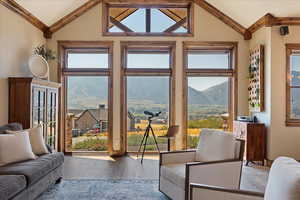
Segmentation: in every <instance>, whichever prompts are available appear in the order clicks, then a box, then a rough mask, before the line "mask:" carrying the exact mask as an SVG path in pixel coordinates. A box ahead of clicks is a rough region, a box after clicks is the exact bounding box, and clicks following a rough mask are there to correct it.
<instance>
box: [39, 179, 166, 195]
mask: <svg viewBox="0 0 300 200" xmlns="http://www.w3.org/2000/svg"><path fill="white" fill-rule="evenodd" d="M102 199H103V200H133V199H136V200H167V199H168V198H167V197H166V196H164V195H163V194H162V193H160V192H159V191H158V180H141V179H136V180H113V179H110V180H102V179H73V180H63V181H62V182H61V183H60V184H58V185H53V186H52V187H50V188H49V189H48V190H47V191H46V192H45V193H43V195H42V196H40V197H39V198H38V200H102Z"/></svg>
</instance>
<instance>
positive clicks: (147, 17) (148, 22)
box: [145, 8, 151, 33]
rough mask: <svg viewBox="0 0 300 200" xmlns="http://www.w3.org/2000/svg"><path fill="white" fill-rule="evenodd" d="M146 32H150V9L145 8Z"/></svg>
mask: <svg viewBox="0 0 300 200" xmlns="http://www.w3.org/2000/svg"><path fill="white" fill-rule="evenodd" d="M145 24H146V32H147V33H150V32H151V9H150V8H147V9H146V23H145Z"/></svg>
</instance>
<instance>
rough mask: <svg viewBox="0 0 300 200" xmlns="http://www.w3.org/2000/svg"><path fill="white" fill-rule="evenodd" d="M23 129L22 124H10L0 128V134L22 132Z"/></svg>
mask: <svg viewBox="0 0 300 200" xmlns="http://www.w3.org/2000/svg"><path fill="white" fill-rule="evenodd" d="M22 129H23V128H22V124H19V123H10V124H6V125H4V126H0V134H5V131H20V130H22Z"/></svg>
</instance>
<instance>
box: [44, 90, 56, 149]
mask: <svg viewBox="0 0 300 200" xmlns="http://www.w3.org/2000/svg"><path fill="white" fill-rule="evenodd" d="M57 119H58V116H57V90H56V89H49V90H48V99H47V122H48V123H47V141H46V142H47V144H48V145H49V146H51V147H52V148H53V149H56V147H57V133H58V130H57V128H58V123H57Z"/></svg>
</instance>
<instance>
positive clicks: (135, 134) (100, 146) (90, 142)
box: [73, 119, 220, 151]
mask: <svg viewBox="0 0 300 200" xmlns="http://www.w3.org/2000/svg"><path fill="white" fill-rule="evenodd" d="M198 121H199V123H198V124H199V125H197V123H196V122H195V120H193V121H192V124H189V125H190V127H189V128H188V131H187V132H188V136H187V146H188V148H196V147H197V145H198V141H199V135H200V134H201V128H200V127H199V126H200V125H202V124H203V123H204V124H205V125H206V126H208V128H214V127H216V126H217V127H216V129H220V128H219V125H220V123H219V124H216V120H214V119H213V120H211V122H212V123H211V124H210V125H209V121H208V120H207V119H205V120H202V121H201V120H198ZM147 125H148V124H147V120H141V123H138V124H136V129H138V130H139V131H129V132H127V145H128V149H129V150H130V149H131V150H132V151H137V149H138V146H139V145H140V143H141V140H142V137H143V134H144V132H145V129H146V127H147ZM212 125H214V127H211V126H212ZM197 126H198V127H197ZM152 127H153V129H154V133H155V136H162V135H165V134H166V133H167V125H166V124H155V123H154V124H152ZM157 142H158V144H159V147H160V149H163V150H165V149H166V144H167V140H166V139H164V138H157ZM147 144H148V145H147V149H146V150H156V147H155V143H154V139H153V137H149V140H148V142H147ZM73 150H80V151H107V132H105V133H98V134H89V133H87V134H84V135H83V136H80V137H77V138H73Z"/></svg>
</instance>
